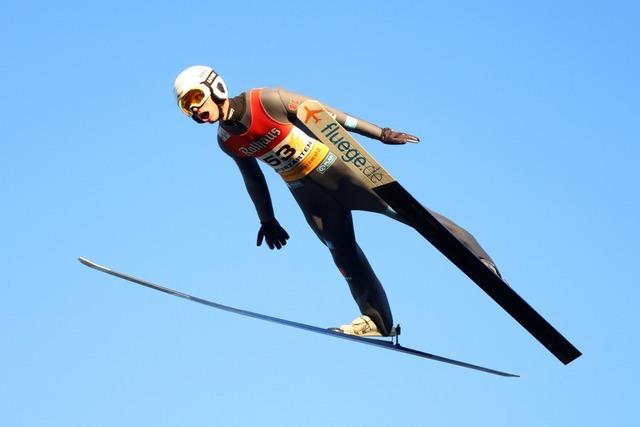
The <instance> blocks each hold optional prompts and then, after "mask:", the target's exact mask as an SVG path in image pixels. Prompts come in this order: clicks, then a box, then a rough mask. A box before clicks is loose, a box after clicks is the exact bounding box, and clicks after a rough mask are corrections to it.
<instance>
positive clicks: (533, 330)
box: [297, 100, 582, 365]
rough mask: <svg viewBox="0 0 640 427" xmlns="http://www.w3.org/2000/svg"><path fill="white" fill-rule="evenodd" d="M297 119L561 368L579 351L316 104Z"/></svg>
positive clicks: (307, 106)
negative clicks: (499, 307)
mask: <svg viewBox="0 0 640 427" xmlns="http://www.w3.org/2000/svg"><path fill="white" fill-rule="evenodd" d="M297 118H298V120H299V121H300V122H302V124H304V126H306V127H307V128H308V129H309V131H311V133H312V134H314V135H315V136H316V137H317V138H318V139H319V140H320V141H321V142H323V143H324V144H325V145H327V146H328V147H329V149H330V150H331V152H332V153H333V154H334V155H335V156H336V157H337V158H339V159H340V160H341V161H342V162H343V163H344V164H346V165H347V166H348V167H349V168H350V169H351V170H352V171H353V172H354V173H355V174H356V176H358V177H360V178H361V180H362V181H363V182H364V183H365V184H366V185H367V186H368V187H369V188H371V189H372V190H373V191H374V192H375V193H376V194H378V195H379V196H380V197H381V198H382V200H384V201H385V202H387V203H388V204H389V206H391V207H392V208H393V209H394V210H395V211H396V212H397V213H398V214H399V215H400V216H402V217H403V218H404V219H406V220H407V221H408V222H409V223H410V224H411V225H412V226H413V227H414V228H415V229H416V230H417V231H418V232H419V233H420V234H421V235H422V236H423V237H424V238H426V239H427V240H428V241H429V242H430V243H431V244H432V245H433V246H435V247H436V248H437V249H438V250H439V251H440V252H442V254H443V255H444V256H446V257H447V258H448V259H449V260H450V261H451V262H453V263H454V264H455V265H456V266H457V267H458V268H459V269H460V270H462V271H463V272H464V273H465V274H466V275H467V276H468V277H469V278H470V279H471V280H473V281H474V282H475V283H476V284H477V285H478V286H479V287H480V288H481V289H482V290H483V291H484V292H486V293H487V294H488V295H489V296H490V297H491V298H492V299H493V300H494V301H495V302H497V303H498V304H499V305H500V306H501V307H502V308H503V309H504V310H505V311H506V312H507V313H509V314H510V315H511V316H512V317H513V318H514V319H515V320H516V321H517V322H518V323H520V325H522V326H523V327H524V328H525V329H526V330H527V331H528V332H529V333H530V334H531V335H533V336H534V337H535V338H536V339H537V340H538V341H539V342H540V343H541V344H542V345H544V346H545V347H546V348H547V349H548V350H549V351H550V352H551V353H552V354H553V355H554V356H556V357H557V358H558V359H559V360H560V361H561V362H562V363H564V364H565V365H566V364H568V363H569V362H571V361H573V360H574V359H576V358H578V357H579V356H580V355H581V354H582V353H580V351H579V350H578V349H577V348H576V347H574V346H573V344H571V343H570V342H569V341H568V340H567V339H566V338H565V337H564V336H562V335H561V334H560V333H559V332H558V331H557V330H556V329H555V328H554V327H553V326H552V325H551V324H550V323H549V322H547V321H546V320H545V319H544V318H543V317H542V316H541V315H540V314H539V313H538V312H536V311H535V310H534V309H533V307H531V306H530V305H529V304H528V303H527V302H526V301H525V300H524V299H523V298H522V297H521V296H520V295H518V294H517V293H516V292H515V291H514V290H513V289H512V288H511V287H510V286H509V285H508V284H507V283H506V282H505V281H504V280H502V279H501V278H500V277H499V276H497V275H496V274H494V273H493V272H492V271H491V270H489V269H488V268H487V267H486V266H485V265H484V264H483V263H482V261H481V260H480V259H479V258H477V257H476V256H475V255H474V254H473V253H472V252H471V251H470V250H469V249H467V247H466V246H464V245H463V244H462V242H460V241H459V240H458V239H457V238H456V237H455V236H454V235H453V234H451V233H450V232H449V230H447V228H446V227H444V226H443V225H442V224H440V222H439V221H438V220H437V219H436V218H435V217H434V216H433V215H432V214H431V213H430V212H429V211H428V210H427V209H426V208H425V207H424V206H422V205H421V204H420V203H419V202H418V201H417V200H416V199H415V198H414V197H413V196H412V195H411V194H409V192H408V191H407V190H405V189H404V187H402V186H401V185H400V183H398V181H396V180H395V179H394V178H393V177H392V176H391V174H389V172H387V171H386V170H385V169H384V168H383V167H382V165H380V164H379V163H378V162H377V161H376V160H375V159H374V158H373V156H371V155H370V154H369V153H367V152H366V150H365V149H364V148H362V146H361V145H360V144H359V143H358V142H357V141H356V140H355V139H354V138H353V137H352V136H351V135H350V134H349V132H347V131H346V130H345V129H344V128H343V127H342V126H341V125H340V124H339V123H338V122H337V121H336V120H335V119H334V118H333V117H332V116H331V114H330V113H328V112H327V111H326V110H325V109H324V108H323V106H322V104H320V103H319V102H317V101H313V100H307V101H305V102H303V103H302V104H300V106H299V107H298V111H297Z"/></svg>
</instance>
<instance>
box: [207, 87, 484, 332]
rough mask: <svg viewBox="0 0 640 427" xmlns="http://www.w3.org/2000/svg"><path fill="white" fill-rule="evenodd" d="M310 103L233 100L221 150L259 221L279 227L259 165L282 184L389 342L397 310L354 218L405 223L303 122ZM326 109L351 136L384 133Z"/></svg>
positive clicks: (458, 232)
mask: <svg viewBox="0 0 640 427" xmlns="http://www.w3.org/2000/svg"><path fill="white" fill-rule="evenodd" d="M306 99H308V98H307V97H305V96H303V95H299V94H296V93H292V92H289V91H287V90H285V89H282V88H278V89H266V88H265V89H252V90H250V91H247V92H244V93H242V94H240V95H239V96H237V97H235V98H231V99H230V109H229V114H228V116H227V119H226V120H225V121H223V122H220V126H219V128H218V144H219V145H220V148H221V149H222V150H223V151H224V152H225V153H227V154H228V155H230V156H231V157H232V158H233V159H234V160H235V162H236V164H237V165H238V167H239V168H240V172H241V174H242V177H243V179H244V182H245V185H246V188H247V191H248V193H249V195H250V197H251V199H252V201H253V203H254V205H255V207H256V211H257V213H258V216H259V218H260V221H261V222H267V221H273V220H274V219H275V216H274V212H273V207H272V204H271V198H270V195H269V190H268V187H267V184H266V182H265V179H264V175H263V174H262V171H261V169H260V167H259V166H258V162H257V160H256V159H259V160H261V161H263V162H265V163H267V164H269V165H270V166H272V167H273V168H274V169H275V170H276V172H278V173H279V174H280V175H281V176H282V177H283V179H284V180H285V182H286V183H287V185H288V187H289V189H290V191H291V193H292V194H293V197H294V198H295V200H296V202H297V203H298V205H299V206H300V209H301V210H302V212H303V214H304V216H305V218H306V220H307V222H308V223H309V225H310V226H311V228H312V229H313V231H314V232H315V233H316V235H317V236H318V238H319V239H320V241H321V242H322V243H324V244H325V245H326V246H327V248H328V249H329V251H330V252H331V256H332V257H333V260H334V262H335V264H336V266H337V267H338V269H339V270H340V272H341V273H342V275H343V276H344V278H345V279H346V281H347V283H348V285H349V288H350V291H351V294H352V295H353V298H354V299H355V301H356V303H357V305H358V307H359V309H360V312H361V313H362V314H365V315H367V316H369V317H370V318H371V319H372V320H373V321H374V322H375V323H376V325H377V326H378V328H379V330H380V332H381V333H382V334H383V335H386V334H388V333H389V331H390V330H391V328H392V326H393V317H392V314H391V309H390V307H389V302H388V300H387V296H386V294H385V291H384V289H383V287H382V284H381V283H380V281H379V280H378V278H377V277H376V275H375V273H374V271H373V269H372V268H371V265H370V264H369V262H368V261H367V258H366V257H365V255H364V253H363V252H362V250H361V249H360V246H359V245H358V243H357V242H356V239H355V235H354V228H353V218H352V214H351V211H353V210H362V211H370V212H376V213H381V214H384V215H386V216H388V217H390V218H393V219H395V220H398V221H400V222H403V223H405V224H407V222H406V221H405V220H404V219H403V218H401V217H400V216H399V215H397V214H396V213H395V212H394V211H393V210H392V209H391V208H390V207H389V206H388V205H387V203H386V202H384V201H383V200H382V199H381V198H380V197H379V196H378V195H376V194H375V193H374V192H373V191H372V190H370V189H369V188H368V187H367V186H366V185H364V184H363V183H362V182H361V181H360V178H359V177H357V176H355V175H354V174H353V173H352V172H351V171H350V170H349V168H348V167H347V166H346V165H344V164H343V163H342V162H341V161H340V160H339V159H337V158H336V156H335V155H333V154H332V153H331V152H330V151H329V149H328V148H327V147H326V146H325V145H324V144H322V143H321V142H320V141H318V140H317V139H316V138H315V137H314V136H313V134H311V133H310V132H309V131H308V130H306V128H305V126H304V125H303V124H302V123H300V122H299V121H298V119H297V117H296V111H297V108H298V106H299V105H300V104H301V103H302V102H304V101H305V100H306ZM323 105H324V104H323ZM324 107H325V108H326V109H327V111H329V112H330V113H331V114H333V115H335V118H336V120H337V121H338V122H339V123H340V124H341V125H342V126H344V127H345V128H346V129H347V130H349V131H352V132H355V133H358V134H360V135H363V136H366V137H369V138H372V139H377V140H380V138H381V135H382V132H383V129H382V128H380V127H378V126H376V125H374V124H372V123H369V122H366V121H364V120H361V119H358V118H355V117H352V116H349V115H347V114H345V113H344V112H342V111H339V110H336V109H334V108H332V107H329V106H327V105H324ZM430 212H431V213H432V214H433V215H434V216H435V217H436V218H437V219H438V221H440V222H441V223H442V224H443V225H444V226H446V227H447V228H448V229H449V230H450V231H451V233H453V234H454V235H455V236H456V237H457V238H458V239H459V240H460V241H461V242H462V243H464V244H465V246H467V247H468V248H469V249H470V250H471V251H472V252H473V253H474V254H475V255H476V256H478V257H479V258H482V259H485V260H487V261H489V262H490V263H491V264H493V261H492V260H491V258H490V257H489V255H488V254H487V253H486V252H485V251H484V250H483V249H482V247H481V246H480V245H479V244H478V242H477V241H476V239H475V238H474V237H473V236H472V235H471V234H470V233H469V232H467V231H466V230H464V229H463V228H461V227H459V226H458V225H456V224H455V223H453V222H452V221H451V220H449V219H447V218H446V217H444V216H442V215H440V214H438V213H436V212H433V211H431V210H430Z"/></svg>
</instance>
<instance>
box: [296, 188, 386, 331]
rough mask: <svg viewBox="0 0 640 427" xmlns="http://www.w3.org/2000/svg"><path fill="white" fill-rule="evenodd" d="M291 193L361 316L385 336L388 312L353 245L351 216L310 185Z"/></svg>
mask: <svg viewBox="0 0 640 427" xmlns="http://www.w3.org/2000/svg"><path fill="white" fill-rule="evenodd" d="M292 193H293V195H294V197H295V198H296V201H297V202H298V204H299V205H300V208H301V209H302V212H303V213H304V215H305V218H306V219H307V222H308V223H309V225H310V226H311V228H312V229H313V231H314V232H315V233H316V235H317V236H318V237H319V238H320V240H321V241H322V242H323V243H324V244H325V245H326V246H327V248H328V249H329V251H330V252H331V256H332V258H333V261H334V262H335V264H336V266H337V267H338V269H339V270H340V272H341V273H342V275H343V276H344V278H345V279H346V281H347V283H348V284H349V289H350V291H351V295H352V296H353V298H354V300H355V301H356V304H358V307H359V309H360V312H361V313H362V314H364V315H367V316H369V317H370V318H371V319H372V320H373V321H374V322H375V324H376V325H377V326H378V329H379V331H380V333H382V334H383V335H388V334H389V333H390V331H391V328H392V327H393V317H392V315H391V308H390V307H389V302H388V300H387V295H386V293H385V291H384V289H383V287H382V284H381V283H380V280H379V279H378V277H377V276H376V274H375V273H374V271H373V269H372V268H371V265H370V264H369V261H368V260H367V258H366V257H365V255H364V253H363V252H362V249H360V246H359V245H358V243H357V242H356V239H355V233H354V230H353V218H352V216H351V212H350V211H349V210H348V209H346V208H344V207H343V206H342V204H341V203H339V202H337V201H336V200H335V199H333V198H332V197H331V196H330V195H328V194H327V193H326V192H325V191H323V190H322V189H321V188H319V187H316V186H315V185H314V184H313V183H309V184H308V186H306V187H305V188H300V189H295V190H292Z"/></svg>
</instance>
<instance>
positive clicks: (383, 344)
mask: <svg viewBox="0 0 640 427" xmlns="http://www.w3.org/2000/svg"><path fill="white" fill-rule="evenodd" d="M78 261H80V262H81V263H82V264H84V265H86V266H87V267H91V268H93V269H95V270H98V271H101V272H103V273H107V274H110V275H112V276H115V277H118V278H120V279H124V280H127V281H129V282H132V283H136V284H138V285H142V286H146V287H148V288H151V289H155V290H156V291H160V292H164V293H166V294H169V295H173V296H176V297H180V298H184V299H187V300H189V301H193V302H197V303H199V304H203V305H206V306H209V307H213V308H217V309H219V310H224V311H228V312H231V313H235V314H239V315H241V316H247V317H253V318H255V319H260V320H266V321H267V322H273V323H277V324H280V325H285V326H290V327H292V328H297V329H302V330H305V331H310V332H315V333H319V334H322V335H328V336H331V337H336V338H342V339H346V340H349V341H354V342H358V343H361V344H368V345H372V346H375V347H380V348H385V349H387V350H393V351H398V352H401V353H406V354H410V355H413V356H418V357H422V358H425V359H431V360H436V361H438V362H443V363H448V364H451V365H456V366H461V367H463V368H469V369H474V370H476V371H482V372H487V373H489V374H494V375H500V376H503V377H518V376H519V375H515V374H510V373H508V372H502V371H497V370H495V369H490V368H484V367H482V366H478V365H473V364H471V363H466V362H461V361H459V360H454V359H449V358H447V357H442V356H437V355H435V354H430V353H425V352H423V351H420V350H415V349H412V348H408V347H403V346H401V345H400V344H399V343H397V342H395V343H393V342H390V341H384V340H380V339H376V338H361V337H356V336H353V335H346V334H343V333H340V332H334V331H332V330H329V329H324V328H320V327H317V326H312V325H307V324H304V323H299V322H294V321H291V320H286V319H280V318H278V317H273V316H268V315H266V314H260V313H255V312H253V311H248V310H242V309H240V308H235V307H230V306H227V305H223V304H219V303H217V302H213V301H209V300H206V299H204V298H199V297H196V296H193V295H189V294H186V293H184V292H180V291H176V290H174V289H170V288H166V287H164V286H160V285H157V284H155V283H152V282H149V281H146V280H142V279H138V278H136V277H133V276H130V275H128V274H125V273H121V272H119V271H116V270H113V269H111V268H108V267H104V266H102V265H99V264H96V263H95V262H93V261H90V260H88V259H86V258H83V257H80V258H78Z"/></svg>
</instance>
